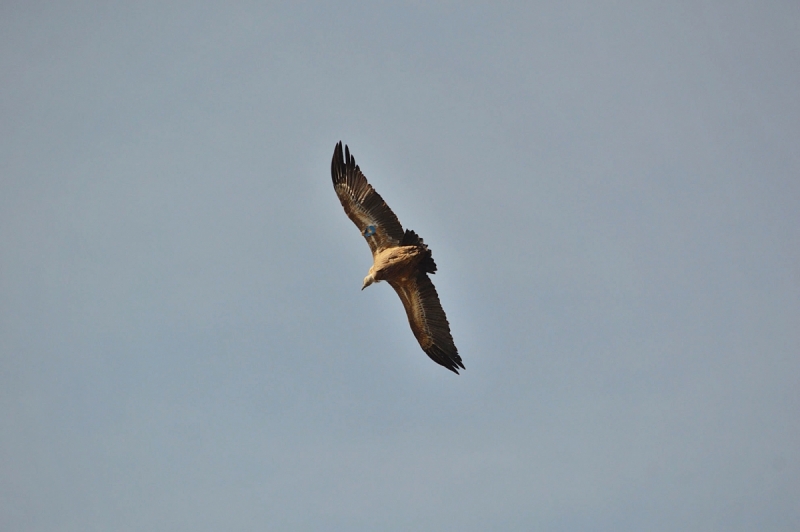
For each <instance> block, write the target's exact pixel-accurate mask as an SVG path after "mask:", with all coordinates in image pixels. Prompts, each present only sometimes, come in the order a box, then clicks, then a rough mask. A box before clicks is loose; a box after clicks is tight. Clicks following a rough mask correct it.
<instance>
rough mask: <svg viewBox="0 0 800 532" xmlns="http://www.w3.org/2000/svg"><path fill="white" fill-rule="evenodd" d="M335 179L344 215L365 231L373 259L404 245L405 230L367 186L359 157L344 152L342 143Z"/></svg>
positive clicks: (334, 167) (335, 159) (335, 157)
mask: <svg viewBox="0 0 800 532" xmlns="http://www.w3.org/2000/svg"><path fill="white" fill-rule="evenodd" d="M331 179H332V180H333V188H334V190H336V195H337V196H339V201H341V203H342V207H344V212H345V213H346V214H347V216H348V218H350V219H351V220H352V221H353V223H354V224H356V227H358V230H359V231H361V236H363V237H364V239H365V240H366V241H367V244H368V245H369V248H370V250H371V251H372V254H373V256H374V255H375V254H376V253H377V252H378V251H380V250H382V249H386V248H389V247H394V246H398V245H400V241H401V240H402V239H403V226H402V225H400V221H399V220H398V219H397V216H396V215H395V214H394V212H392V209H390V208H389V206H388V205H387V204H386V202H385V201H383V198H382V197H381V196H380V194H378V193H377V192H376V191H375V189H374V188H372V185H370V184H369V183H368V182H367V178H366V177H364V174H363V173H361V169H360V168H359V167H358V165H357V164H356V160H355V157H353V156H352V155H350V149H349V148H348V147H347V146H345V148H344V153H343V152H342V143H341V141H340V142H339V143H338V144H337V145H336V148H335V149H334V151H333V159H332V160H331Z"/></svg>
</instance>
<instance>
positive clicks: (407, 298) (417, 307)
mask: <svg viewBox="0 0 800 532" xmlns="http://www.w3.org/2000/svg"><path fill="white" fill-rule="evenodd" d="M331 177H332V178H333V188H334V190H336V194H337V195H338V196H339V200H340V201H341V202H342V207H344V212H345V213H347V216H348V217H349V218H350V219H351V220H353V223H354V224H356V227H358V230H359V231H361V235H362V236H363V237H364V238H365V239H366V241H367V244H369V249H370V250H372V261H373V264H372V267H370V269H369V272H368V273H367V276H366V277H365V278H364V285H363V286H362V287H361V289H362V290H363V289H364V288H366V287H368V286H369V285H371V284H372V283H375V282H378V281H386V282H387V283H389V284H390V285H391V286H392V288H394V290H395V292H397V295H398V296H400V300H401V301H402V302H403V306H404V307H405V308H406V314H408V323H409V324H410V325H411V331H412V332H413V333H414V336H416V337H417V341H418V342H419V345H420V346H421V347H422V350H423V351H425V353H427V355H428V356H429V357H431V359H432V360H433V361H434V362H436V363H437V364H441V365H442V366H444V367H446V368H447V369H449V370H450V371H453V372H455V373H456V374H457V373H458V368H462V369H464V364H463V363H462V362H461V357H460V356H459V355H458V349H456V345H455V344H454V343H453V337H452V336H451V335H450V324H448V323H447V316H445V314H444V310H442V304H441V303H440V302H439V295H438V294H437V293H436V289H435V288H434V287H433V283H432V282H431V280H430V278H429V277H428V274H429V273H435V272H436V263H434V262H433V257H432V256H431V251H430V250H429V249H428V246H427V245H425V243H424V242H423V241H422V239H421V238H420V237H418V236H417V234H416V233H415V232H414V231H411V230H409V229H406V230H405V231H403V226H401V225H400V221H399V220H398V219H397V216H396V215H395V214H394V213H393V212H392V210H391V209H390V208H389V206H388V205H386V202H385V201H383V198H381V196H380V194H378V193H377V192H375V189H374V188H372V186H371V185H370V184H369V183H367V178H366V177H364V174H362V173H361V169H360V168H359V167H358V165H357V164H356V160H355V158H353V156H352V155H350V149H349V148H348V147H347V146H345V147H344V153H343V152H342V143H341V141H340V142H339V143H338V144H337V145H336V148H335V149H334V150H333V160H332V161H331Z"/></svg>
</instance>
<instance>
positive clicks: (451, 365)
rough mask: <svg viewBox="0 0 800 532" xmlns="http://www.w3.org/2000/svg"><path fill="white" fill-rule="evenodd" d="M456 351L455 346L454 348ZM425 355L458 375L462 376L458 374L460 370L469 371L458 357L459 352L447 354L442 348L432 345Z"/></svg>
mask: <svg viewBox="0 0 800 532" xmlns="http://www.w3.org/2000/svg"><path fill="white" fill-rule="evenodd" d="M454 349H455V346H454ZM425 353H426V354H427V355H428V356H429V357H430V358H431V360H433V361H434V362H436V363H437V364H439V365H440V366H443V367H445V368H447V369H449V370H450V371H452V372H453V373H455V374H456V375H460V373H459V372H458V368H461V369H467V368H465V367H464V363H463V362H462V361H461V357H460V356H459V355H458V351H454V352H452V353H446V352H445V351H444V350H443V349H442V348H440V347H439V346H437V345H432V346H431V347H429V348H428V349H427V350H425Z"/></svg>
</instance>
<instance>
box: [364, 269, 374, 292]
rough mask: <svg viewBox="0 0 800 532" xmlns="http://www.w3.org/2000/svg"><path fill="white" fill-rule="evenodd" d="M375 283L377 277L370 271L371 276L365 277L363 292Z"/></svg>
mask: <svg viewBox="0 0 800 532" xmlns="http://www.w3.org/2000/svg"><path fill="white" fill-rule="evenodd" d="M374 282H375V276H374V275H373V274H372V272H371V271H370V272H369V274H368V275H367V276H366V277H364V285H363V286H362V287H361V289H362V290H363V289H365V288H366V287H368V286H369V285H371V284H372V283H374Z"/></svg>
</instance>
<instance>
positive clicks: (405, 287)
mask: <svg viewBox="0 0 800 532" xmlns="http://www.w3.org/2000/svg"><path fill="white" fill-rule="evenodd" d="M387 282H388V283H389V284H390V285H392V288H394V290H395V292H397V295H399V296H400V299H401V300H402V301H403V306H404V307H405V308H406V314H407V315H408V323H409V324H410V325H411V331H412V332H413V333H414V336H416V337H417V341H418V342H419V345H420V347H422V350H423V351H425V353H427V355H428V356H429V357H431V360H433V361H434V362H436V363H437V364H440V365H442V366H444V367H446V368H447V369H449V370H450V371H453V372H455V373H456V374H458V368H461V369H465V368H464V363H463V362H461V357H460V356H459V355H458V349H456V345H455V343H453V337H452V335H451V334H450V324H449V323H447V316H445V313H444V310H443V309H442V304H441V303H440V302H439V294H437V293H436V288H434V286H433V283H432V282H431V280H430V278H429V277H428V275H427V274H426V273H424V272H418V273H417V275H416V277H411V278H408V279H403V280H388V281H387Z"/></svg>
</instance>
